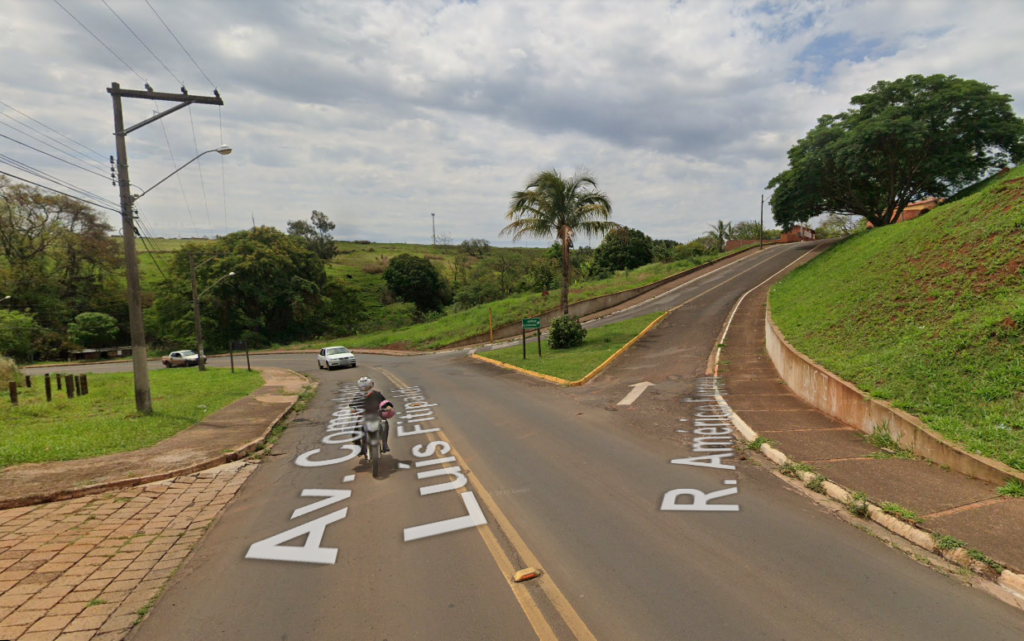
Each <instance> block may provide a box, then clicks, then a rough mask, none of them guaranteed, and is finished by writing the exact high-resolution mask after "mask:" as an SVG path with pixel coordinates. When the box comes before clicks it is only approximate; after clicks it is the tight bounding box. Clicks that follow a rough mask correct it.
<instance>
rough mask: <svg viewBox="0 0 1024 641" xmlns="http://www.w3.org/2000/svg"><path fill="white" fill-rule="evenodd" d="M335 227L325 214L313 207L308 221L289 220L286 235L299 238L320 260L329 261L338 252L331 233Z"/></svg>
mask: <svg viewBox="0 0 1024 641" xmlns="http://www.w3.org/2000/svg"><path fill="white" fill-rule="evenodd" d="M335 227H336V225H335V224H334V223H333V222H331V219H330V218H328V217H327V214H325V213H324V212H322V211H317V210H315V209H314V210H313V214H312V215H311V216H310V217H309V222H308V223H307V222H306V221H304V220H289V221H288V235H289V236H295V237H296V238H301V239H302V240H303V241H304V242H305V243H306V245H307V246H308V247H309V249H310V251H312V252H313V253H314V254H316V255H317V256H319V257H320V260H324V261H330V260H331V259H332V258H334V257H335V256H336V255H337V253H338V245H337V243H335V242H334V235H333V234H331V232H332V231H334V228H335Z"/></svg>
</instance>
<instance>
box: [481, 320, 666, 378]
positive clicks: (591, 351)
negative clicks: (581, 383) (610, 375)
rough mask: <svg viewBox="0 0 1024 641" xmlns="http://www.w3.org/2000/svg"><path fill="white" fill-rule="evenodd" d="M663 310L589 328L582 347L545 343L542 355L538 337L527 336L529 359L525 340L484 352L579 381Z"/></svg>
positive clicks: (533, 370)
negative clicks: (562, 347)
mask: <svg viewBox="0 0 1024 641" xmlns="http://www.w3.org/2000/svg"><path fill="white" fill-rule="evenodd" d="M662 313H663V312H655V313H653V314H647V315H646V316H640V317H639V318H632V319H630V320H625V321H620V322H618V323H611V324H609V325H602V326H601V327H596V328H594V329H591V330H588V331H587V337H586V338H585V339H583V344H582V345H580V346H579V347H572V348H570V349H559V350H554V349H550V348H549V347H548V346H547V345H546V344H544V345H542V348H543V349H542V350H541V351H542V353H543V356H541V357H538V356H537V345H536V340H537V339H536V338H534V339H533V341H529V340H527V343H526V360H525V361H524V360H523V348H522V345H521V344H520V345H516V346H514V347H506V348H505V349H496V350H494V351H492V352H484V353H482V354H480V356H483V357H484V358H490V359H493V360H496V361H500V362H502V363H508V364H509V365H515V366H516V367H521V368H523V369H528V370H530V371H531V372H537V373H539V374H547V375H548V376H554V377H556V378H561V379H563V380H566V381H578V380H580V379H581V378H583V377H584V376H586V375H587V374H589V373H590V372H591V371H593V369H594V368H595V367H597V366H598V365H600V364H601V363H603V362H605V361H606V360H607V359H608V357H609V356H611V355H612V354H614V353H615V352H617V351H618V350H619V349H621V348H622V346H623V345H625V344H626V343H628V342H629V341H631V340H633V338H634V337H635V336H636V335H637V334H639V333H640V332H642V331H643V330H644V328H645V327H647V326H648V325H650V324H651V323H653V322H654V320H655V319H656V318H658V317H659V316H661V315H662Z"/></svg>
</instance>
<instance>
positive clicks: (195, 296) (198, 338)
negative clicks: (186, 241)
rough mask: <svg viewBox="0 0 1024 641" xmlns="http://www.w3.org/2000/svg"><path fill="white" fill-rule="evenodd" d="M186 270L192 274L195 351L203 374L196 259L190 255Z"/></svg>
mask: <svg viewBox="0 0 1024 641" xmlns="http://www.w3.org/2000/svg"><path fill="white" fill-rule="evenodd" d="M188 270H189V271H190V272H191V273H192V315H193V316H194V317H195V321H196V351H197V352H199V371H200V372H205V371H206V365H205V364H204V363H203V324H202V323H201V322H200V321H199V286H198V285H196V259H195V256H193V255H192V254H191V253H189V255H188Z"/></svg>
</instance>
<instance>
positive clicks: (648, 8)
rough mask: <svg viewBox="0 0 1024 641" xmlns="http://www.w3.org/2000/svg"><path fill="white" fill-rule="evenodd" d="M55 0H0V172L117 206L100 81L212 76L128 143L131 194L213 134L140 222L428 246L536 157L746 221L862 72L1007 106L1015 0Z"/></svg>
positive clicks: (692, 210) (1022, 76) (670, 208)
mask: <svg viewBox="0 0 1024 641" xmlns="http://www.w3.org/2000/svg"><path fill="white" fill-rule="evenodd" d="M59 2H60V4H58V3H57V1H56V0H0V61H2V64H0V101H2V104H0V134H2V135H3V136H6V137H0V154H2V156H0V171H7V172H9V173H13V174H16V175H19V176H24V177H30V175H29V174H28V173H27V170H26V169H25V168H24V167H23V166H22V167H18V168H15V167H14V166H12V165H11V164H10V162H11V161H12V160H13V161H15V162H21V163H24V164H26V165H29V166H31V167H32V168H34V169H37V170H41V171H44V172H46V173H47V174H48V175H50V176H52V177H55V178H58V179H60V180H62V181H65V182H66V183H70V184H72V185H74V186H76V187H79V188H82V189H85V190H88V191H89V192H92V193H94V194H96V195H97V196H101V197H103V198H106V199H110V200H114V201H116V199H117V191H116V188H115V187H113V186H112V185H111V182H110V180H109V178H106V177H105V176H106V175H107V174H109V163H107V162H106V161H105V158H106V157H107V156H109V155H110V154H111V153H113V139H112V136H111V135H110V132H111V131H112V129H113V127H112V115H111V101H110V98H109V96H108V95H107V93H106V92H105V88H106V87H108V86H109V85H110V83H111V82H119V83H120V84H121V85H122V87H125V88H138V89H141V88H142V85H143V82H145V81H148V82H149V83H150V84H151V85H152V86H153V88H154V89H155V90H157V91H171V92H175V91H178V90H179V86H180V84H179V80H180V81H181V82H183V83H184V84H185V86H186V87H187V88H188V90H189V91H190V92H191V93H206V94H208V93H210V92H211V91H212V89H213V87H216V88H217V89H219V91H220V93H221V95H222V96H223V98H224V102H225V106H224V107H223V108H219V107H216V106H203V105H197V106H194V107H191V108H190V109H187V110H183V111H179V112H177V113H175V114H173V115H171V116H168V117H167V118H165V119H164V120H162V121H161V122H160V123H154V124H152V125H149V126H147V127H145V128H143V129H140V130H139V131H137V132H135V133H132V134H131V135H130V136H129V141H128V150H129V158H130V166H131V178H132V183H133V184H135V185H138V190H137V191H141V190H142V189H146V188H148V187H149V186H151V185H152V184H154V183H156V182H157V181H159V180H160V179H161V178H163V177H164V176H165V175H167V174H168V173H170V172H171V171H173V169H174V167H175V165H174V164H173V162H174V161H172V159H171V156H172V155H173V158H174V159H175V161H176V162H177V163H178V165H180V164H181V163H183V162H185V161H187V160H189V159H190V158H192V157H194V156H195V155H196V153H197V150H198V151H205V150H208V149H212V148H214V147H217V146H218V145H220V144H221V143H222V142H223V143H226V144H229V145H231V146H232V147H233V148H234V150H235V151H234V153H233V154H232V155H230V156H228V157H226V158H224V159H223V160H222V159H221V157H220V156H218V155H216V154H210V155H207V156H205V157H204V158H203V160H202V161H200V163H194V164H193V165H192V166H190V167H189V168H187V169H185V170H183V171H182V172H181V173H180V174H179V176H180V177H181V180H180V181H179V180H178V179H177V178H172V179H171V180H169V181H168V182H166V183H164V184H163V185H161V186H160V187H158V188H157V189H156V190H154V191H153V192H152V193H150V194H147V195H146V196H145V198H143V199H142V200H140V201H139V207H140V210H141V213H142V216H143V220H144V223H145V224H146V229H147V230H149V232H150V233H151V234H153V235H157V236H171V237H177V236H194V235H214V234H222V233H225V231H232V230H235V229H239V228H242V227H247V226H250V225H251V224H252V221H253V220H254V219H255V221H256V223H257V224H270V225H275V226H278V227H281V228H283V227H284V226H285V224H286V221H288V220H290V219H296V218H305V217H308V216H309V213H310V211H311V210H313V209H319V210H322V211H324V212H326V213H327V214H328V215H329V216H330V217H331V218H332V219H333V220H334V221H335V222H336V223H337V226H338V227H337V230H336V236H337V237H338V238H342V239H357V238H358V239H364V238H365V239H372V240H377V241H400V242H429V241H430V234H431V227H430V222H431V221H430V213H431V212H433V213H435V214H436V215H437V232H438V234H441V233H448V234H450V235H451V236H452V237H454V238H456V239H463V238H469V237H481V238H486V239H488V240H490V241H492V242H500V243H501V244H506V243H507V240H503V239H500V238H499V232H500V230H501V228H502V226H503V224H504V222H503V214H504V212H505V210H506V208H507V204H508V198H509V195H510V193H511V192H512V191H513V190H515V189H517V188H521V187H522V186H524V185H525V184H526V182H527V180H528V179H529V177H530V176H531V174H532V173H535V172H537V171H539V170H542V169H547V168H552V167H553V168H556V169H558V170H559V171H562V172H564V173H572V172H573V171H576V170H578V169H583V168H586V169H588V170H590V171H591V172H592V173H593V174H594V175H595V176H596V177H597V180H598V183H599V186H600V188H601V189H602V190H604V191H605V192H606V193H607V194H608V195H609V196H610V198H611V200H612V203H613V209H614V215H613V218H614V219H615V220H616V221H618V222H620V223H622V224H626V225H629V226H631V227H638V228H640V229H642V230H644V231H645V232H647V233H649V234H650V235H651V236H653V237H655V238H673V239H677V240H688V239H690V238H693V237H696V236H697V235H699V234H700V233H702V232H703V231H705V230H706V229H707V225H708V224H709V223H711V222H712V221H715V220H718V219H722V220H727V221H734V222H738V221H741V220H751V219H754V218H757V216H758V215H759V199H760V196H761V193H762V190H763V188H764V186H765V184H766V183H767V182H768V180H769V179H770V178H771V177H772V176H774V175H775V174H776V173H778V172H779V171H780V170H782V169H783V168H784V167H785V164H786V162H785V154H786V150H787V149H788V148H789V147H790V146H791V145H792V144H793V143H794V142H795V141H796V140H797V139H798V138H799V137H800V136H801V135H802V134H803V133H804V132H806V131H807V130H808V129H809V128H810V127H811V126H813V124H814V122H815V120H816V119H817V117H818V116H820V115H821V114H823V113H835V112H838V111H841V110H843V109H845V108H846V107H847V105H848V103H849V98H850V96H852V95H855V94H857V93H862V92H864V91H865V90H867V89H868V88H869V87H870V86H871V85H872V84H873V83H874V82H876V81H878V80H880V79H895V78H899V77H902V76H904V75H907V74H911V73H921V74H931V73H947V74H956V75H959V76H961V77H966V78H973V79H977V80H981V81H983V82H987V83H990V84H993V85H997V86H998V87H999V89H1000V90H1001V91H1003V92H1005V93H1009V94H1010V95H1012V96H1013V97H1014V98H1015V99H1016V103H1015V107H1016V110H1017V111H1018V113H1024V106H1022V104H1024V65H1022V64H1020V61H1021V59H1022V54H1024V37H1022V36H1021V34H1022V33H1024V3H1021V2H1019V1H1017V0H1009V1H1006V2H1003V1H1000V0H975V1H973V2H972V1H966V0H957V1H954V2H941V1H938V0H934V1H917V2H914V1H900V2H895V1H888V2H815V1H808V2H756V3H755V2H724V1H720V2H716V1H712V0H701V1H694V2H685V1H683V2H643V1H633V2H625V1H617V2H541V1H535V2H525V3H513V2H505V1H489V0H483V1H480V2H434V1H421V2H371V1H360V2H333V1H328V0H323V1H317V2H298V1H291V0H290V1H288V2H285V1H283V0H277V1H274V2H271V1H268V0H238V1H233V0H206V1H202V2H200V1H193V0H149V1H148V3H147V2H146V0H106V3H104V1H103V0H59ZM107 5H109V6H107ZM150 5H151V6H152V8H153V9H155V12H154V11H153V10H152V9H151V6H150ZM62 6H63V8H62ZM115 12H116V15H115ZM157 13H159V16H160V17H162V18H163V20H164V21H165V22H166V24H167V26H168V27H169V28H170V31H172V32H173V34H174V35H175V36H177V38H178V39H179V40H180V41H181V43H182V45H184V49H183V48H182V47H181V46H179V45H178V43H177V42H175V39H174V37H173V36H172V35H171V33H170V32H169V31H168V29H166V28H165V27H164V25H163V24H161V21H160V19H159V18H158V16H157ZM75 19H77V20H78V21H80V22H81V25H80V24H78V22H76V20H75ZM122 20H123V23H122V22H121V21H122ZM82 25H84V27H83V26H82ZM126 25H127V26H126ZM86 29H88V30H89V31H92V33H94V34H95V36H96V38H94V37H93V36H92V35H90V33H89V31H87V30H86ZM129 29H130V30H129ZM132 32H134V35H133V33H132ZM136 36H137V37H136ZM98 40H101V41H102V42H103V43H104V44H105V45H106V47H109V49H110V50H112V51H113V53H111V51H110V50H108V49H107V48H105V46H104V44H101V43H100V42H99V41H98ZM147 47H148V49H150V50H152V53H150V51H148V50H147ZM185 50H187V51H188V53H189V54H191V56H192V58H194V59H195V62H196V63H197V64H193V62H192V60H190V59H189V57H188V55H187V54H186V53H185ZM115 54H116V56H115ZM153 54H155V55H153ZM118 57H120V59H121V60H119V59H118ZM157 57H159V59H158V58H157ZM122 60H123V62H122ZM207 78H208V79H207ZM126 103H127V104H126V110H127V111H126V121H128V122H137V121H139V120H142V119H145V118H147V117H149V116H150V115H152V113H153V109H154V104H153V103H152V102H150V101H141V100H128V101H126ZM164 106H166V105H164ZM15 110H17V111H15ZM19 112H20V113H19ZM23 114H24V115H23ZM26 116H29V117H31V118H34V119H35V120H28V119H27V118H26ZM161 123H162V124H161ZM47 127H49V128H52V129H48V128H47ZM56 132H60V134H58V133H56ZM63 135H66V136H68V137H69V138H70V139H73V140H74V141H75V142H74V143H72V142H70V141H69V140H68V139H67V138H64V137H63ZM11 138H13V139H15V140H17V141H19V142H20V143H24V144H19V143H18V142H14V141H13V140H11ZM25 144H27V145H31V146H32V147H36V148H38V149H39V150H41V151H45V152H47V153H50V154H52V155H53V156H56V157H57V158H60V159H62V160H61V161H58V160H57V159H56V158H51V157H48V156H45V155H42V154H40V153H38V152H37V151H35V150H33V149H30V148H28V147H26V146H24V145H25ZM47 144H48V146H47ZM79 144H80V145H82V146H77V145H79ZM65 145H67V146H65ZM69 149H72V150H74V151H76V152H77V154H71V152H70V151H68V150H69ZM64 152H67V153H64ZM65 161H66V162H65ZM69 163H72V164H69ZM88 170H91V171H92V172H93V173H90V172H89V171H88ZM34 180H37V181H38V182H43V183H45V184H50V185H53V184H54V183H50V182H48V179H39V178H34ZM770 215H771V214H770V211H769V210H768V209H767V207H766V211H765V218H766V220H770ZM115 219H116V216H113V215H112V216H111V221H112V222H116V221H115ZM115 226H117V227H119V224H118V225H115Z"/></svg>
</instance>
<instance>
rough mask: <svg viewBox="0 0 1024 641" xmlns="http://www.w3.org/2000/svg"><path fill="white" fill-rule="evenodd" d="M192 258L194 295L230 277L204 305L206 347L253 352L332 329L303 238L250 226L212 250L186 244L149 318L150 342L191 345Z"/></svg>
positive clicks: (317, 264) (322, 277)
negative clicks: (241, 345)
mask: <svg viewBox="0 0 1024 641" xmlns="http://www.w3.org/2000/svg"><path fill="white" fill-rule="evenodd" d="M190 253H191V254H194V255H195V263H196V265H197V268H196V278H197V280H198V281H199V290H200V291H203V290H204V289H206V288H207V287H209V286H211V285H213V284H214V283H215V282H216V281H217V280H218V279H219V278H220V277H221V276H223V275H225V274H227V273H229V272H235V276H234V277H233V278H227V279H224V280H223V281H221V282H220V283H219V284H218V285H216V287H214V289H212V290H211V291H210V293H209V294H208V295H206V296H204V297H203V300H202V306H201V311H202V322H203V338H204V341H205V342H208V343H209V345H210V347H211V348H214V347H220V348H226V347H227V345H228V341H230V340H243V339H244V340H249V341H250V343H251V344H253V345H263V344H269V343H287V342H292V341H296V340H308V339H310V338H313V337H315V336H318V335H320V334H322V333H323V332H324V331H326V330H327V329H328V328H329V327H330V325H331V322H332V319H331V318H330V317H329V315H328V314H329V311H330V307H329V305H328V302H329V300H328V297H327V296H326V294H325V289H326V288H327V287H328V284H329V281H328V278H327V272H326V269H325V268H324V263H323V261H322V260H320V257H319V256H317V255H316V254H314V253H313V252H312V251H310V250H309V249H308V247H307V245H306V243H305V242H303V241H302V240H301V239H299V238H295V237H294V236H286V235H285V234H283V233H282V232H281V231H279V230H277V229H274V228H273V227H256V228H255V229H251V230H249V229H246V230H242V231H237V232H234V233H232V234H228V235H227V236H222V237H221V238H218V239H217V240H216V241H214V242H212V243H204V244H201V245H200V244H192V243H189V244H186V245H185V246H184V247H182V248H181V250H179V251H178V252H176V253H175V255H174V258H173V260H172V261H171V264H170V266H169V267H168V268H169V270H170V271H169V272H168V274H167V278H166V279H165V280H164V281H163V282H162V283H161V284H160V285H159V287H158V289H157V297H156V300H155V301H154V304H153V308H152V311H150V312H149V314H150V317H149V318H147V323H148V324H149V325H148V327H149V328H151V329H152V330H153V334H154V340H158V341H159V342H160V343H162V344H164V345H168V346H172V345H173V344H174V343H177V346H178V347H180V345H182V344H184V345H193V344H194V341H195V328H194V326H192V288H191V285H190V277H189V259H188V257H189V254H190ZM214 257H216V258H215V259H214V260H209V261H206V259H207V258H214ZM169 343H170V344H169Z"/></svg>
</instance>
